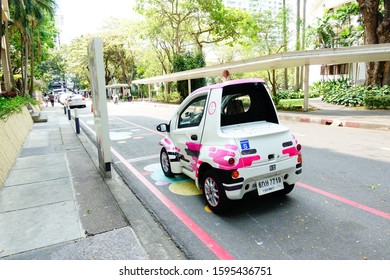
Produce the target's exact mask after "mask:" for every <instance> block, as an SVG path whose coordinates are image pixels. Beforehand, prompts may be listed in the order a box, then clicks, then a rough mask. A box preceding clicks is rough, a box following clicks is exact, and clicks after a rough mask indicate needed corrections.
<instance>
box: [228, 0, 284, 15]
mask: <svg viewBox="0 0 390 280" xmlns="http://www.w3.org/2000/svg"><path fill="white" fill-rule="evenodd" d="M223 4H224V5H225V6H226V7H234V8H240V9H243V10H247V11H253V12H261V11H271V12H272V13H273V14H275V15H276V14H277V13H279V12H280V11H281V10H282V8H283V0H223Z"/></svg>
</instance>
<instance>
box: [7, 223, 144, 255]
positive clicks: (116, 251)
mask: <svg viewBox="0 0 390 280" xmlns="http://www.w3.org/2000/svg"><path fill="white" fill-rule="evenodd" d="M4 259H6V260H147V259H149V257H148V254H147V252H146V251H145V250H144V248H143V247H142V245H141V244H140V242H139V240H138V238H137V236H136V235H135V233H134V231H133V230H132V228H131V227H124V228H120V229H115V230H112V231H109V232H105V233H102V234H99V235H95V236H88V237H87V238H82V239H79V240H76V241H68V242H65V243H61V244H56V245H52V246H48V247H45V248H40V249H36V250H32V251H28V252H25V253H20V254H17V255H13V256H8V257H5V258H4Z"/></svg>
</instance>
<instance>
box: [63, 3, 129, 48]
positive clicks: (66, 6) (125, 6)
mask: <svg viewBox="0 0 390 280" xmlns="http://www.w3.org/2000/svg"><path fill="white" fill-rule="evenodd" d="M56 2H57V5H58V11H57V13H58V14H62V15H63V16H64V17H63V26H62V37H61V40H62V43H65V44H68V43H70V42H71V40H72V39H74V38H77V37H80V36H81V35H83V34H88V33H94V32H96V31H97V30H98V28H99V27H100V26H101V24H102V23H103V22H104V21H105V20H106V19H108V18H110V17H113V16H116V17H119V18H132V17H134V12H133V6H134V4H135V0H108V1H96V0H56Z"/></svg>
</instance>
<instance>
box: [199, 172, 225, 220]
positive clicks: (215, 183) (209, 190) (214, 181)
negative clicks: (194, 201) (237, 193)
mask: <svg viewBox="0 0 390 280" xmlns="http://www.w3.org/2000/svg"><path fill="white" fill-rule="evenodd" d="M202 186H203V195H204V198H205V200H206V203H207V206H208V207H209V208H210V210H211V211H213V212H214V213H216V214H222V213H224V212H226V210H227V209H228V208H229V206H230V200H229V199H228V198H227V196H226V193H225V190H224V188H223V186H222V183H221V180H220V179H219V177H218V176H217V175H216V174H215V172H214V171H213V170H212V169H209V170H207V171H206V172H205V173H204V176H203V181H202Z"/></svg>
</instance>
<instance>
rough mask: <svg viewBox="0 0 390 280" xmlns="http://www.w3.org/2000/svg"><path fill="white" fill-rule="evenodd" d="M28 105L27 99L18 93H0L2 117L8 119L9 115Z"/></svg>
mask: <svg viewBox="0 0 390 280" xmlns="http://www.w3.org/2000/svg"><path fill="white" fill-rule="evenodd" d="M25 105H26V99H25V98H24V97H22V96H16V94H11V93H4V94H3V93H2V94H0V119H1V120H6V119H7V118H8V117H9V116H11V115H12V114H15V113H19V112H21V111H22V108H23V106H25Z"/></svg>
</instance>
